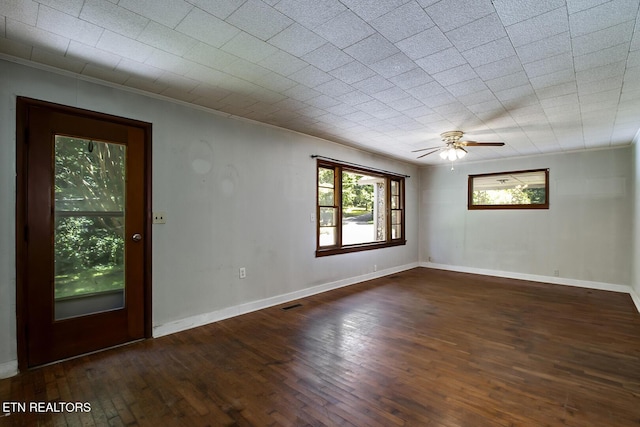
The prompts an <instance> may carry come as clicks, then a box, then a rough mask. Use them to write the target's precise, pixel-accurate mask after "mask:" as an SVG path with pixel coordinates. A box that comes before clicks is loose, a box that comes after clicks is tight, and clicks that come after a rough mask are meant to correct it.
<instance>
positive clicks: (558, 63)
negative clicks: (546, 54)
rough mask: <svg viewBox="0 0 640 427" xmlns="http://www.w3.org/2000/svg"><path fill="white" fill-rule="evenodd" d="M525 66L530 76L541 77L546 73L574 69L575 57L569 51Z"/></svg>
mask: <svg viewBox="0 0 640 427" xmlns="http://www.w3.org/2000/svg"><path fill="white" fill-rule="evenodd" d="M523 67H524V69H525V71H526V72H527V75H528V76H529V78H533V77H539V76H543V75H545V74H551V73H555V72H556V71H561V70H572V69H573V57H572V56H571V53H569V52H567V53H563V54H560V55H556V56H552V57H550V58H545V59H541V60H539V61H535V62H530V63H528V64H524V65H523Z"/></svg>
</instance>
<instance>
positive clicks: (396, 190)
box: [391, 181, 400, 196]
mask: <svg viewBox="0 0 640 427" xmlns="http://www.w3.org/2000/svg"><path fill="white" fill-rule="evenodd" d="M391 195H392V196H398V195H400V183H399V182H398V181H391Z"/></svg>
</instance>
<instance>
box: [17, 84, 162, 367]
mask: <svg viewBox="0 0 640 427" xmlns="http://www.w3.org/2000/svg"><path fill="white" fill-rule="evenodd" d="M33 107H37V108H47V109H49V110H52V111H56V112H60V113H64V114H69V115H75V116H78V117H82V118H90V119H96V120H102V121H106V122H111V123H117V124H121V125H125V126H130V127H134V128H138V129H140V130H141V131H142V132H143V133H144V146H145V147H144V154H143V155H144V164H145V171H144V178H143V179H144V196H143V198H144V225H143V232H144V235H145V236H146V237H145V239H144V241H143V242H141V243H142V244H143V245H144V249H143V250H144V256H143V259H144V266H143V269H144V281H143V292H144V316H143V317H144V319H143V321H144V336H145V338H151V337H152V313H151V310H152V299H151V283H152V281H151V260H152V257H151V249H152V239H151V237H152V234H151V224H152V221H151V219H152V218H151V182H152V181H151V178H152V174H151V170H152V168H151V166H152V163H151V160H152V157H151V141H152V138H151V131H152V125H151V123H147V122H142V121H139V120H133V119H128V118H124V117H119V116H114V115H109V114H104V113H99V112H95V111H90V110H84V109H80V108H75V107H69V106H64V105H60V104H55V103H51V102H47V101H41V100H36V99H32V98H26V97H20V96H19V97H17V98H16V332H17V333H16V337H17V352H18V369H19V370H20V371H23V370H26V369H28V368H29V366H28V345H27V344H28V340H27V334H28V331H27V311H28V301H27V298H26V290H27V278H28V271H27V238H28V229H27V222H26V219H27V208H28V207H27V200H28V199H27V197H28V194H27V189H28V186H27V183H28V182H27V179H28V164H27V159H28V156H27V150H28V141H29V135H28V124H29V114H30V109H31V108H33Z"/></svg>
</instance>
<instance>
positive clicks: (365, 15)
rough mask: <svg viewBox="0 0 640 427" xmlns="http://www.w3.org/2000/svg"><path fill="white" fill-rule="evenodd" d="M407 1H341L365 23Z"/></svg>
mask: <svg viewBox="0 0 640 427" xmlns="http://www.w3.org/2000/svg"><path fill="white" fill-rule="evenodd" d="M407 1H408V0H385V1H371V0H342V3H343V4H344V5H345V6H347V7H348V8H349V9H351V10H353V11H354V12H355V13H356V14H358V15H359V16H360V17H361V18H362V19H364V20H365V21H371V20H374V19H376V18H377V17H379V16H382V15H384V14H385V13H388V12H389V11H391V10H393V9H396V8H397V7H400V6H402V5H403V4H405V3H407Z"/></svg>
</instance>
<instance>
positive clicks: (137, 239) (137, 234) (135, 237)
mask: <svg viewBox="0 0 640 427" xmlns="http://www.w3.org/2000/svg"><path fill="white" fill-rule="evenodd" d="M131 239H132V240H133V241H134V242H139V241H140V240H142V234H140V233H136V234H134V235H133V236H131Z"/></svg>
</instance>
